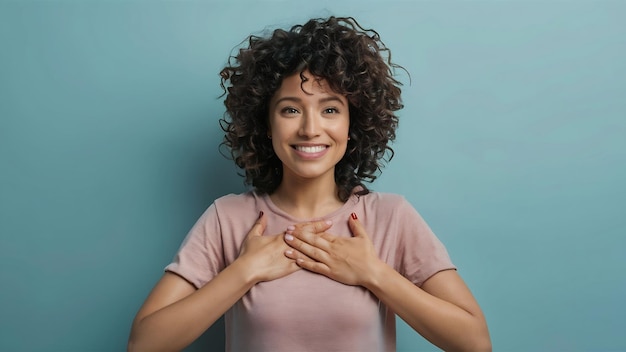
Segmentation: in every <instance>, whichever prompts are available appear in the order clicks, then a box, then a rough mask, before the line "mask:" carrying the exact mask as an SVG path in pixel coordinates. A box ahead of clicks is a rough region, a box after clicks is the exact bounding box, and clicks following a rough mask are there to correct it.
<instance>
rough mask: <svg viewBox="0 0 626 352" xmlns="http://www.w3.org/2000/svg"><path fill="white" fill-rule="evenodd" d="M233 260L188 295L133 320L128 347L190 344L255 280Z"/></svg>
mask: <svg viewBox="0 0 626 352" xmlns="http://www.w3.org/2000/svg"><path fill="white" fill-rule="evenodd" d="M255 282H256V281H255V279H254V278H253V277H252V276H251V275H250V272H249V270H247V269H246V265H245V263H243V262H240V261H235V262H234V263H233V264H231V265H230V266H228V267H227V268H225V269H224V270H223V271H222V272H220V273H219V274H218V275H217V276H215V277H214V278H213V279H212V280H211V281H210V282H208V283H207V284H206V285H205V286H203V287H202V288H200V289H199V290H197V291H195V292H194V293H192V294H190V295H189V296H187V297H185V298H183V299H181V300H179V301H177V302H175V303H172V304H170V305H168V306H166V307H164V308H162V309H160V310H158V311H156V312H154V313H152V314H150V315H147V316H145V317H143V318H142V319H140V320H138V321H136V322H135V323H134V325H133V329H132V332H131V337H130V341H129V347H128V349H129V351H179V350H182V349H183V348H185V347H186V346H187V345H189V344H191V343H192V342H193V341H194V340H195V339H197V338H198V337H199V336H200V335H202V333H203V332H204V331H206V330H207V329H208V328H209V327H210V326H211V325H213V323H215V321H217V320H218V319H219V318H220V317H221V316H222V315H223V314H224V313H225V312H226V311H227V310H228V309H230V307H232V306H233V305H234V304H235V303H236V302H237V301H238V300H239V299H240V298H241V297H242V296H243V295H244V294H246V292H247V291H248V290H249V289H250V288H251V287H252V286H253V285H254V284H255Z"/></svg>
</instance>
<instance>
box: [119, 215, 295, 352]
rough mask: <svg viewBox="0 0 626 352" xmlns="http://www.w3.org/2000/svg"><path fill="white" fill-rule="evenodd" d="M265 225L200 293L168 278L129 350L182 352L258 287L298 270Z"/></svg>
mask: <svg viewBox="0 0 626 352" xmlns="http://www.w3.org/2000/svg"><path fill="white" fill-rule="evenodd" d="M266 221H267V220H266V218H265V217H264V216H262V215H261V216H260V217H259V219H258V220H257V222H256V223H255V225H254V227H253V228H252V230H250V232H249V233H248V235H247V237H246V239H245V241H244V243H243V245H242V248H241V253H240V254H239V257H238V258H237V259H236V260H235V261H234V262H233V263H232V264H230V265H229V266H228V267H226V268H225V269H224V270H222V271H221V272H220V273H219V274H218V275H217V276H215V277H214V278H213V279H212V280H211V281H209V282H208V283H207V284H206V285H205V286H203V287H202V288H200V289H198V290H196V289H195V287H194V286H193V285H192V284H190V283H189V282H187V281H186V280H184V279H183V278H181V277H179V276H178V275H175V274H172V273H165V275H164V276H163V277H162V278H161V280H160V281H159V282H158V283H157V285H156V286H155V288H154V289H153V290H152V292H151V293H150V295H149V296H148V298H147V299H146V301H145V303H144V304H143V306H142V307H141V309H140V310H139V312H138V313H137V316H136V317H135V320H134V322H133V325H132V329H131V334H130V338H129V342H128V350H129V351H177V350H181V349H183V348H184V347H185V346H187V345H189V344H190V343H191V342H193V341H194V340H195V339H196V338H198V337H199V336H200V335H201V334H202V333H203V332H204V331H205V330H206V329H208V328H209V327H210V326H211V325H212V324H213V323H214V322H215V321H217V319H219V317H221V316H222V314H224V313H225V312H226V311H227V310H228V309H229V308H230V307H232V306H233V305H234V304H235V303H236V302H237V301H238V300H239V299H240V298H241V297H243V295H245V294H246V292H247V291H248V290H249V289H250V288H251V287H252V286H254V285H255V284H256V283H258V282H261V281H270V280H274V279H277V278H280V277H283V276H285V275H288V274H290V273H292V272H294V271H296V270H298V269H299V268H298V266H297V265H296V264H295V263H294V261H293V260H291V259H288V258H286V257H285V256H284V255H283V252H284V251H285V249H287V246H286V245H285V243H284V241H283V239H282V236H280V235H275V236H262V234H263V231H264V230H265V227H266Z"/></svg>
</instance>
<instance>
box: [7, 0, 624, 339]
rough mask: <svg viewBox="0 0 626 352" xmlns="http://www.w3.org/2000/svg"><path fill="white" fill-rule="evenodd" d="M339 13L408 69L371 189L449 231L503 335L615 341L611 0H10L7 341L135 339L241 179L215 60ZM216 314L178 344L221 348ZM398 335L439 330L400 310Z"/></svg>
mask: <svg viewBox="0 0 626 352" xmlns="http://www.w3.org/2000/svg"><path fill="white" fill-rule="evenodd" d="M329 15H348V16H354V17H356V18H357V20H358V21H360V22H361V24H362V25H363V26H364V27H367V28H374V29H376V30H377V31H378V32H379V33H380V35H381V37H382V39H383V41H384V42H385V43H386V44H387V45H388V46H389V47H390V48H391V49H392V58H393V59H394V61H395V62H397V63H398V64H400V65H403V66H404V67H405V68H406V69H407V71H408V72H410V74H411V79H410V81H409V78H408V76H407V75H406V74H405V73H403V72H398V73H399V78H400V79H401V80H402V82H404V83H405V85H404V88H403V93H404V95H403V97H404V103H405V109H404V110H402V111H401V112H400V129H399V132H398V139H397V142H396V143H395V144H394V146H393V147H394V149H395V151H396V156H395V158H394V159H393V160H392V161H391V163H390V164H389V165H388V166H387V167H386V168H385V169H384V171H383V173H382V175H381V177H380V178H379V180H377V181H376V182H375V183H374V184H373V185H372V188H373V189H374V190H378V191H384V192H393V193H401V194H403V195H405V196H406V198H407V199H408V200H409V201H410V202H411V203H412V204H413V205H414V207H415V208H416V209H418V211H420V212H421V214H422V215H423V216H424V218H425V219H426V221H427V222H428V223H429V224H430V226H431V227H432V228H433V230H434V231H435V233H436V234H437V235H438V236H439V237H440V238H441V240H442V241H443V242H444V243H445V244H446V246H447V248H448V250H449V252H450V254H451V256H452V259H453V261H454V262H455V264H456V265H457V266H458V267H459V272H460V274H461V275H462V276H463V277H464V279H465V280H466V281H467V283H468V284H469V286H470V287H471V289H472V290H473V292H474V294H475V295H476V297H477V299H478V301H479V302H480V303H481V305H482V307H483V309H484V311H485V314H486V316H487V319H488V323H489V326H490V331H491V335H492V339H493V344H494V350H496V351H565V350H567V351H618V350H622V351H624V350H626V337H625V336H626V335H624V331H625V330H626V321H625V317H626V304H625V303H626V302H625V298H626V278H625V274H624V269H626V250H625V248H626V220H625V219H626V217H625V213H626V182H625V181H626V24H625V23H626V22H625V21H624V18H625V15H626V1H621V0H617V1H600V0H599V1H413V2H409V1H341V0H335V1H315V2H313V1H310V2H300V1H228V2H227V1H210V2H203V1H193V2H186V1H158V2H152V1H133V2H123V1H86V2H80V1H20V2H18V1H8V2H7V1H4V2H2V3H0V236H1V237H0V241H1V242H0V268H1V269H0V285H1V287H0V350H2V351H122V350H124V349H125V346H126V340H127V337H128V333H129V329H130V324H131V321H132V318H133V317H134V315H135V313H136V311H137V309H138V308H139V306H140V305H141V303H142V302H143V300H144V299H145V297H146V296H147V295H148V293H149V291H150V289H151V288H152V286H153V285H154V283H155V282H156V281H157V280H158V279H159V277H160V276H161V275H162V270H163V267H165V265H167V264H168V263H169V261H170V260H171V259H172V257H173V255H174V253H175V252H176V250H177V248H178V246H179V245H180V242H181V241H182V239H183V238H184V236H185V235H186V233H187V231H188V230H189V228H190V227H191V226H192V225H193V223H194V222H195V220H196V219H197V218H198V217H199V216H200V214H201V213H202V212H203V211H204V209H205V208H206V207H208V206H209V204H210V203H211V202H212V201H213V199H215V198H216V197H219V196H221V195H224V194H226V193H232V192H235V193H237V192H241V191H243V190H244V189H245V188H244V186H243V183H242V180H241V179H240V178H239V177H238V176H237V170H236V169H235V167H234V166H233V164H232V162H230V161H229V160H227V159H225V158H223V157H222V156H221V155H220V153H219V151H218V144H219V142H220V141H221V133H220V132H221V131H220V129H219V126H218V119H219V118H220V117H221V116H222V114H223V110H224V109H223V104H222V101H221V99H219V95H220V94H221V90H220V87H219V77H218V72H219V70H220V68H221V67H222V66H223V65H224V64H225V63H226V60H227V58H228V56H229V54H230V52H231V50H232V49H233V48H234V47H236V46H237V45H238V44H239V43H240V42H241V41H242V40H244V39H245V38H246V36H247V35H249V34H252V33H255V34H261V33H263V30H264V29H273V28H277V27H283V28H284V27H288V26H291V25H292V24H296V23H301V22H303V21H305V20H306V19H308V18H311V17H326V16H329ZM220 328H221V326H217V327H216V328H214V329H211V330H210V331H209V332H208V333H207V334H205V335H204V336H203V337H202V338H201V339H200V340H199V341H198V342H196V343H195V344H194V345H193V346H192V347H190V348H189V350H190V351H200V350H205V351H219V350H223V336H222V335H221V334H222V331H221V330H220ZM398 350H399V351H420V350H423V351H429V350H435V348H433V347H432V346H430V345H429V344H428V343H427V342H425V341H424V340H423V339H422V338H421V337H420V336H419V335H417V334H416V333H414V332H413V331H412V330H411V329H410V328H408V327H407V326H406V325H404V323H402V322H401V321H399V326H398Z"/></svg>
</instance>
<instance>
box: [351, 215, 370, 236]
mask: <svg viewBox="0 0 626 352" xmlns="http://www.w3.org/2000/svg"><path fill="white" fill-rule="evenodd" d="M348 226H349V227H350V231H352V235H353V236H354V237H369V236H368V235H367V232H365V228H364V227H363V224H361V221H359V218H358V216H357V215H356V213H352V214H350V219H348Z"/></svg>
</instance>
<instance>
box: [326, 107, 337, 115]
mask: <svg viewBox="0 0 626 352" xmlns="http://www.w3.org/2000/svg"><path fill="white" fill-rule="evenodd" d="M337 113H339V110H337V108H326V109H324V114H337Z"/></svg>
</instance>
